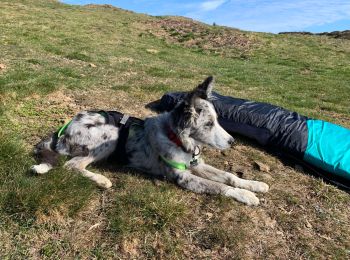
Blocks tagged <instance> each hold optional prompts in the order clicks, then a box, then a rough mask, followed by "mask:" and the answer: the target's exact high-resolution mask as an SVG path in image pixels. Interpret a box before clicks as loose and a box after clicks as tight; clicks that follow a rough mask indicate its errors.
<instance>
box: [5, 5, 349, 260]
mask: <svg viewBox="0 0 350 260" xmlns="http://www.w3.org/2000/svg"><path fill="white" fill-rule="evenodd" d="M0 17H1V19H0V54H1V55H0V64H1V66H0V100H1V104H2V106H1V107H0V122H1V131H0V169H1V171H0V178H1V182H0V223H1V225H0V257H1V258H6V257H8V258H14V259H17V258H18V259H24V258H28V257H31V258H39V257H41V258H45V257H46V258H55V257H56V258H57V257H59V258H73V257H76V258H85V259H86V258H112V257H119V258H141V257H142V258H146V257H147V258H154V257H157V258H167V259H168V258H189V257H193V258H245V259H246V258H266V259H268V258H280V259H287V258H288V259H290V258H292V259H294V258H301V259H304V258H305V259H306V258H317V259H322V258H323V259H329V258H339V259H341V258H342V259H345V258H347V257H349V249H350V243H349V241H350V228H349V227H350V223H349V216H350V207H349V206H350V196H349V194H347V193H345V192H343V191H340V190H338V189H337V188H335V187H333V186H330V185H327V184H325V183H324V182H322V181H321V180H319V179H316V178H314V177H312V176H309V175H307V174H308V172H307V171H306V170H305V171H303V170H302V169H301V168H300V167H294V166H295V165H293V164H287V165H286V164H285V163H282V162H281V160H280V159H279V158H277V157H275V156H273V155H271V154H268V153H266V152H265V151H264V150H263V149H262V148H261V147H259V146H257V145H256V144H254V143H251V142H249V141H248V140H245V139H239V144H238V145H237V146H236V147H235V149H230V150H228V151H226V152H224V153H220V152H217V151H213V150H211V149H206V150H205V151H204V154H203V157H204V158H205V159H206V160H207V161H208V162H209V163H210V164H212V165H214V166H216V167H218V168H221V169H225V170H228V171H236V172H238V173H240V174H241V175H243V177H244V178H251V179H257V180H263V181H265V182H267V183H268V184H270V186H271V191H270V192H269V193H268V194H266V195H264V196H261V198H262V204H261V206H259V207H256V208H250V207H246V206H243V205H242V204H239V203H237V202H235V201H232V200H229V199H226V198H222V197H219V196H203V195H198V194H193V193H190V192H187V191H184V190H182V189H180V188H178V187H176V186H175V185H174V184H172V183H168V182H161V181H155V180H150V179H148V178H146V177H145V176H143V175H140V174H139V173H137V172H129V171H128V170H125V169H120V168H118V167H114V166H113V167H112V166H106V165H103V164H102V165H97V166H94V167H92V168H93V170H94V171H96V172H100V173H102V174H105V175H106V176H108V177H109V178H110V179H112V180H113V185H114V186H113V188H112V189H111V190H109V191H101V190H98V189H97V188H96V187H94V186H93V185H92V184H91V183H90V182H88V181H87V180H85V179H84V178H82V177H80V176H78V175H77V174H74V173H71V172H68V171H65V170H64V169H63V168H62V167H59V168H58V169H56V170H54V171H52V172H50V173H49V174H47V175H45V176H32V175H31V174H30V173H29V172H28V169H29V167H30V165H31V164H33V162H34V160H33V158H32V154H31V150H32V147H33V145H34V144H35V143H36V142H37V141H38V140H40V139H41V138H42V137H43V136H45V135H47V134H48V133H49V132H50V131H54V130H56V129H57V128H58V127H59V126H60V125H61V124H62V123H63V122H64V121H65V120H68V119H70V118H71V117H72V116H73V115H74V114H75V113H76V112H77V111H79V110H82V109H93V108H98V109H115V110H120V111H124V112H127V113H130V114H132V115H134V116H140V117H144V116H147V115H150V114H152V112H150V111H148V110H146V109H145V108H144V105H145V104H147V103H148V102H151V101H154V100H155V99H157V98H159V97H161V95H162V94H163V93H164V92H165V91H171V90H189V89H191V88H193V87H194V86H196V85H197V84H198V82H200V81H201V80H202V79H203V78H204V77H206V76H207V75H214V76H215V77H216V90H217V91H219V92H221V93H223V94H227V95H233V96H237V97H242V98H248V99H252V100H258V101H265V102H270V103H273V104H276V105H280V106H284V107H286V108H288V109H292V110H295V111H298V112H300V113H302V114H304V115H307V116H311V117H317V118H321V119H325V120H328V121H331V122H334V123H338V124H341V125H344V126H347V127H350V120H349V119H350V109H349V100H350V41H348V40H341V39H332V38H329V37H326V36H307V35H306V36H300V35H273V34H263V33H253V32H244V31H239V30H236V29H231V28H226V27H219V26H208V25H205V24H202V23H199V22H196V21H192V20H190V19H186V18H180V17H150V16H146V15H141V14H136V13H133V12H129V11H125V10H121V9H118V8H114V7H111V6H95V5H90V6H70V5H65V4H61V3H59V2H56V1H53V0H49V1H44V0H14V1H13V0H11V1H10V0H7V1H6V0H3V1H1V2H0ZM255 161H259V162H263V163H265V164H267V165H268V166H269V167H270V168H271V170H270V171H269V172H261V171H259V170H258V169H257V168H256V167H255Z"/></svg>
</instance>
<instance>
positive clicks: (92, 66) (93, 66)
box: [89, 63, 97, 68]
mask: <svg viewBox="0 0 350 260" xmlns="http://www.w3.org/2000/svg"><path fill="white" fill-rule="evenodd" d="M89 67H91V68H96V67H97V66H96V65H95V64H93V63H89Z"/></svg>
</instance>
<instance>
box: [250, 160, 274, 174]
mask: <svg viewBox="0 0 350 260" xmlns="http://www.w3.org/2000/svg"><path fill="white" fill-rule="evenodd" d="M254 163H255V164H256V166H257V167H258V169H259V170H260V171H262V172H270V170H271V169H270V166H268V165H267V164H264V163H262V162H259V161H254Z"/></svg>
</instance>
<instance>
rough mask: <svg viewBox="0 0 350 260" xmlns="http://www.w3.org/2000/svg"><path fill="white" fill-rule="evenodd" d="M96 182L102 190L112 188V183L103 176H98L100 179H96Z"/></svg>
mask: <svg viewBox="0 0 350 260" xmlns="http://www.w3.org/2000/svg"><path fill="white" fill-rule="evenodd" d="M95 181H96V184H97V186H98V187H100V188H102V189H109V188H110V187H112V182H111V181H110V180H109V179H107V178H106V177H104V176H102V175H101V176H98V178H96V180H95Z"/></svg>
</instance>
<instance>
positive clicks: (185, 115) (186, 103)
mask: <svg viewBox="0 0 350 260" xmlns="http://www.w3.org/2000/svg"><path fill="white" fill-rule="evenodd" d="M194 98H196V97H195V96H194V95H193V94H192V95H191V94H189V95H188V96H187V97H186V98H185V99H184V100H183V101H182V102H181V103H179V104H178V105H177V106H176V107H175V108H174V110H173V111H172V112H171V114H172V119H173V124H174V127H175V129H174V130H175V132H176V134H177V135H178V137H179V138H180V140H181V142H182V146H183V148H184V150H185V151H186V152H191V151H193V150H194V149H195V144H194V143H193V141H192V139H191V138H189V135H190V132H191V125H193V124H194V122H195V120H196V118H197V116H198V115H197V114H196V111H195V109H194V106H193V100H194Z"/></svg>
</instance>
